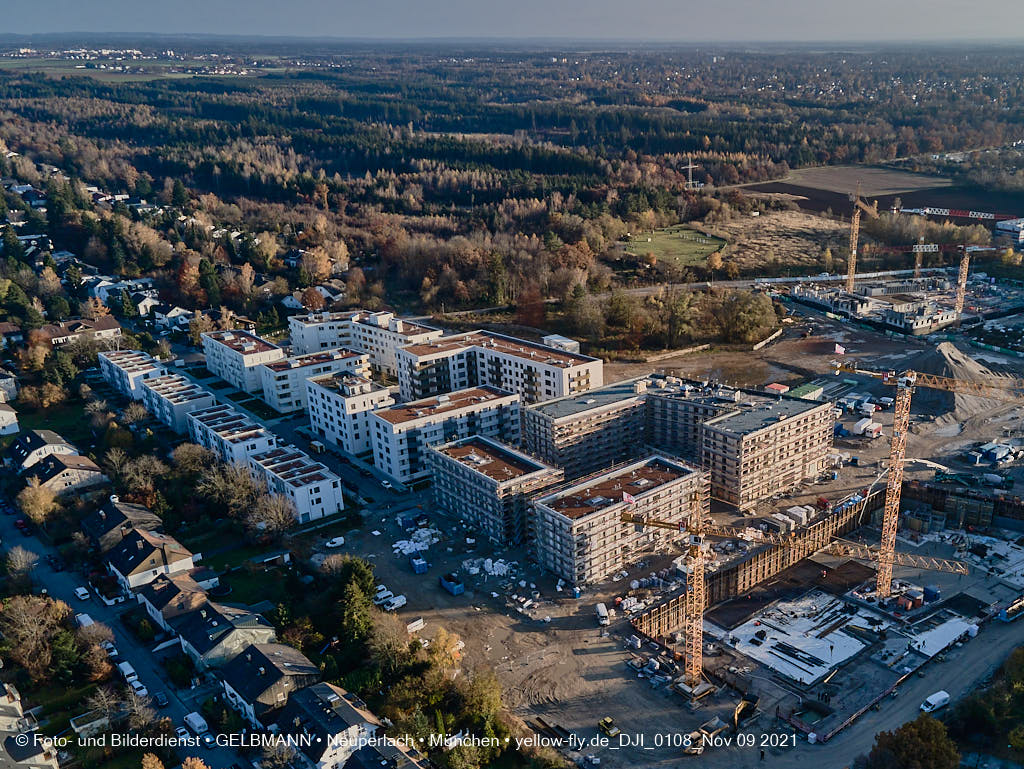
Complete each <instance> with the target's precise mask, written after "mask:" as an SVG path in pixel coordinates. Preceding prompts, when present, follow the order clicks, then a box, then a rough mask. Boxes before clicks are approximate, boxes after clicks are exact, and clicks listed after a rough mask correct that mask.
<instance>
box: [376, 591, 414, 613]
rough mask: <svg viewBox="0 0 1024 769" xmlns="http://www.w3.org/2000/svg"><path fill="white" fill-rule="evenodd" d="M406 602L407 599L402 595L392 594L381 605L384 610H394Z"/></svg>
mask: <svg viewBox="0 0 1024 769" xmlns="http://www.w3.org/2000/svg"><path fill="white" fill-rule="evenodd" d="M407 603H408V600H407V599H406V597H405V596H404V595H396V596H392V597H391V598H389V599H388V600H387V602H386V603H385V604H384V605H383V606H382V607H381V608H382V609H384V611H394V610H395V609H401V608H402V607H403V606H405V605H406V604H407Z"/></svg>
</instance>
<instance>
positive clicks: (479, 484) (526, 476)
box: [427, 435, 562, 546]
mask: <svg viewBox="0 0 1024 769" xmlns="http://www.w3.org/2000/svg"><path fill="white" fill-rule="evenodd" d="M427 460H428V465H429V467H430V477H431V482H432V490H433V494H434V504H435V505H436V506H437V507H439V508H441V509H442V510H447V511H448V512H449V513H451V514H452V515H454V516H456V517H458V518H460V519H461V520H462V521H464V522H465V523H468V524H469V525H470V526H472V527H473V528H474V529H476V530H477V531H478V532H479V534H480V535H481V536H485V537H487V538H488V539H489V540H491V542H493V543H494V544H496V545H500V546H515V545H519V544H521V543H522V542H523V541H524V540H525V539H526V536H527V519H528V517H529V516H528V513H529V508H530V505H529V501H528V500H529V498H530V496H531V495H533V494H535V493H536V492H538V491H540V490H541V489H544V488H547V487H548V486H551V485H553V484H555V483H558V482H560V481H561V480H562V471H561V470H559V469H558V468H555V467H551V466H550V465H546V464H544V463H543V462H540V461H538V460H536V459H534V458H532V457H529V456H527V455H526V454H523V453H522V452H520V451H517V450H516V449H514V448H512V447H511V446H507V445H505V444H504V443H501V442H499V441H496V440H493V439H491V438H485V437H482V436H480V435H472V436H470V437H469V438H463V439H461V440H457V441H453V442H451V443H445V444H441V445H438V446H431V447H429V448H428V449H427Z"/></svg>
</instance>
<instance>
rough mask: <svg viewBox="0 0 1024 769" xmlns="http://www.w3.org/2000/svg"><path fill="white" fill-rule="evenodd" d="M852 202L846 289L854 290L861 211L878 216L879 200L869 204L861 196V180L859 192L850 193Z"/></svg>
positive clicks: (858, 186) (858, 185)
mask: <svg viewBox="0 0 1024 769" xmlns="http://www.w3.org/2000/svg"><path fill="white" fill-rule="evenodd" d="M850 202H851V203H853V218H852V219H851V220H850V257H849V259H847V262H846V290H847V291H849V292H851V293H852V292H853V286H854V282H855V281H856V279H857V243H858V241H859V240H860V216H861V212H863V213H866V214H867V215H868V216H870V217H871V218H872V219H877V218H878V201H877V200H876V201H875V202H874V204H872V205H870V206H869V205H868V204H867V203H866V202H864V200H863V198H861V196H860V182H858V183H857V192H856V194H854V195H850Z"/></svg>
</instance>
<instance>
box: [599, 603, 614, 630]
mask: <svg viewBox="0 0 1024 769" xmlns="http://www.w3.org/2000/svg"><path fill="white" fill-rule="evenodd" d="M595 613H596V614H597V624H598V625H607V624H608V623H609V622H610V621H611V620H609V619H608V607H607V606H605V605H604V604H603V603H599V604H598V605H597V607H596V609H595Z"/></svg>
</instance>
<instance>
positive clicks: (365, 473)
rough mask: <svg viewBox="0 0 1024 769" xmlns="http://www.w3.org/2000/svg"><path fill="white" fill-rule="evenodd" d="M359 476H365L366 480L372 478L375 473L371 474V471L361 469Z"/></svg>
mask: <svg viewBox="0 0 1024 769" xmlns="http://www.w3.org/2000/svg"><path fill="white" fill-rule="evenodd" d="M359 474H360V475H361V476H363V477H364V478H369V477H370V476H372V475H373V473H371V472H370V471H369V470H367V469H365V468H363V469H361V470H360V471H359Z"/></svg>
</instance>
